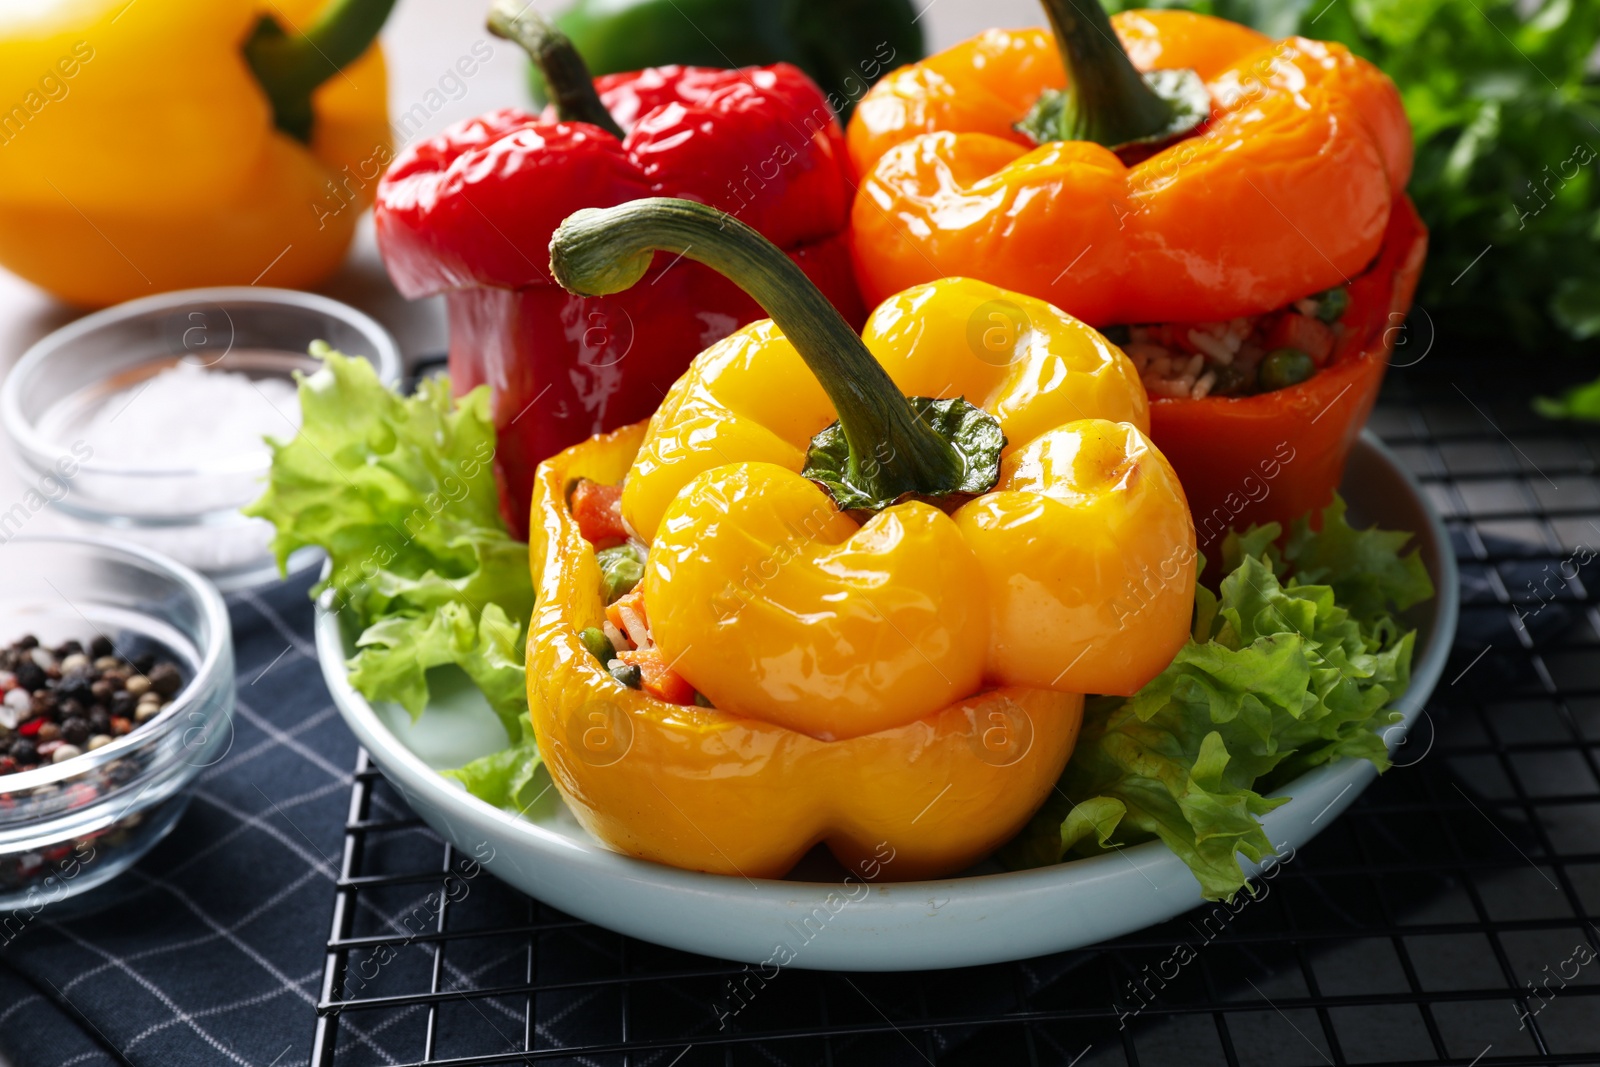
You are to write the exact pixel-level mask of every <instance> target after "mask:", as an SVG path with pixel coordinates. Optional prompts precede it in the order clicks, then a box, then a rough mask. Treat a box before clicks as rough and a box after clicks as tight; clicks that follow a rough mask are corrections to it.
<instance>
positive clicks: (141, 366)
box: [0, 287, 401, 591]
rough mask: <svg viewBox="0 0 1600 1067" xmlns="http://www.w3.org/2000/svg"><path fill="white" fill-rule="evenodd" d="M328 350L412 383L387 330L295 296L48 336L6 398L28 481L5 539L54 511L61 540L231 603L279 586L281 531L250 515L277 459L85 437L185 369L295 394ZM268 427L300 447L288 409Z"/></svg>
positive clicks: (109, 312) (129, 309) (160, 305)
mask: <svg viewBox="0 0 1600 1067" xmlns="http://www.w3.org/2000/svg"><path fill="white" fill-rule="evenodd" d="M317 340H322V341H326V342H328V343H329V344H330V345H332V346H333V347H334V348H337V349H338V350H340V351H341V352H344V353H345V354H346V355H354V356H365V357H366V358H367V359H368V360H369V361H370V362H371V363H372V364H373V366H374V367H375V368H376V369H377V372H378V376H379V378H380V379H382V380H383V382H384V383H385V384H388V385H394V384H396V383H398V382H399V380H400V374H401V362H400V350H399V348H398V347H397V346H396V345H395V342H394V339H393V338H392V337H391V336H390V335H389V333H388V332H387V331H386V330H384V328H383V327H382V326H380V325H378V323H377V322H375V321H374V320H373V319H372V318H370V317H369V316H367V315H364V314H362V313H361V312H359V311H357V310H355V309H354V308H352V307H349V306H347V305H345V304H341V303H339V302H338V301H336V300H330V299H328V298H327V297H324V296H318V295H316V294H314V293H302V292H296V291H293V290H287V289H256V288H251V287H237V288H218V289H190V290H186V291H182V292H174V293H162V294H160V295H158V296H151V297H146V298H144V299H140V300H134V301H130V302H129V303H126V304H119V305H117V306H116V307H112V308H107V309H106V310H104V311H100V312H97V313H95V314H93V315H89V316H87V317H85V318H82V319H79V320H78V321H76V322H74V323H72V324H70V325H68V326H65V327H63V328H61V329H59V330H57V331H56V332H54V333H52V334H50V335H49V336H48V337H45V338H44V339H43V340H41V341H40V342H39V343H38V344H36V345H34V346H33V347H32V348H30V349H29V350H28V351H27V352H26V353H25V354H24V355H23V357H22V358H21V359H20V360H19V361H18V362H17V365H16V367H15V368H13V369H12V371H11V374H10V375H9V376H8V377H7V378H6V381H5V385H4V386H3V387H0V422H3V423H4V426H5V429H6V432H7V433H8V434H9V435H10V437H11V440H12V442H13V443H14V445H15V460H16V463H17V465H18V468H19V471H20V473H21V475H22V478H23V481H24V496H23V498H22V499H21V501H19V502H18V504H17V507H12V508H10V509H9V510H7V511H0V540H3V539H4V538H5V537H10V536H14V535H15V534H16V533H17V532H19V529H20V528H21V526H22V525H23V524H24V523H26V521H27V520H28V519H29V518H30V517H31V515H32V513H33V512H35V511H38V510H40V509H41V508H42V507H43V506H44V504H45V503H46V502H48V503H50V504H51V505H52V506H53V510H54V511H55V512H56V514H57V515H59V516H61V517H63V518H64V520H65V521H64V522H62V523H57V524H56V525H57V527H60V526H63V525H64V526H65V527H66V528H67V529H69V530H71V531H72V532H75V533H76V532H81V533H84V534H88V535H102V534H103V535H110V536H113V537H116V538H118V539H119V540H127V541H132V542H134V543H136V544H140V545H143V546H144V547H146V548H151V549H154V550H155V551H158V552H162V553H165V554H166V555H169V556H171V557H173V558H174V559H176V560H178V561H179V562H181V563H184V564H186V565H188V566H191V567H193V568H194V569H195V570H198V571H200V572H201V573H202V574H204V575H206V577H208V578H210V579H211V580H212V581H213V582H214V583H216V585H217V586H218V587H219V588H221V589H222V590H224V591H230V590H234V589H242V588H246V587H248V586H251V585H256V584H259V583H261V582H263V581H269V580H271V579H272V578H274V577H276V576H277V567H276V564H275V562H274V561H273V559H272V556H271V553H270V551H269V548H268V544H269V542H270V540H271V537H272V527H271V525H270V524H268V523H267V522H265V521H263V520H261V519H247V518H245V517H244V516H243V515H241V514H239V509H240V508H241V507H243V506H244V505H246V504H248V503H250V502H251V501H252V500H254V499H255V498H256V497H258V496H260V495H261V492H262V490H263V488H264V487H265V480H266V476H267V470H268V467H269V466H270V458H269V456H268V454H267V453H266V450H265V448H264V447H263V449H262V450H261V451H259V452H254V451H252V452H250V453H247V454H235V455H231V456H230V455H225V454H224V455H218V456H217V457H215V458H214V459H212V460H209V461H207V462H204V463H199V464H194V463H189V464H184V463H177V462H175V463H173V464H172V465H170V466H162V467H152V466H150V465H149V464H148V463H146V464H133V463H129V462H128V461H127V460H125V459H119V458H118V456H116V455H112V454H100V452H97V451H96V450H95V448H94V447H93V443H92V442H90V441H88V440H87V436H88V435H86V434H85V433H84V431H85V430H86V429H87V427H88V426H89V425H90V422H91V420H93V419H94V418H95V417H96V416H97V414H99V413H100V412H101V411H102V409H104V410H106V411H110V408H109V407H108V404H109V403H110V402H111V401H112V399H113V398H114V397H117V396H119V395H121V394H123V393H125V392H128V391H130V390H138V389H140V388H141V387H142V383H145V382H147V381H148V380H149V379H150V378H152V377H154V376H155V375H156V374H158V373H160V372H161V371H163V370H166V369H168V368H170V367H174V366H176V365H179V364H185V365H188V366H191V367H195V368H197V369H201V370H209V371H229V372H233V373H236V374H243V375H245V376H247V377H249V378H251V379H252V380H254V381H256V382H261V381H264V380H268V379H277V380H280V381H284V382H292V379H293V374H294V372H295V371H297V370H298V371H312V370H315V369H316V368H317V366H318V363H317V361H316V360H315V359H312V358H311V357H310V356H308V355H306V349H307V347H308V346H309V345H310V344H311V342H312V341H317ZM259 391H260V390H259V389H258V392H259ZM261 396H262V403H264V404H271V403H272V400H271V399H270V398H269V397H268V396H267V394H266V393H265V392H262V393H261ZM137 400H138V394H137V393H134V394H133V395H132V397H131V399H129V400H126V401H119V403H120V404H121V405H122V407H121V408H120V409H118V410H117V411H115V412H111V415H110V419H111V422H113V423H114V422H115V421H116V418H117V417H119V416H120V415H121V412H122V410H126V408H127V407H129V406H131V405H132V403H134V402H136V401H137ZM273 406H274V407H277V405H276V404H274V405H273ZM279 416H281V425H278V423H279ZM266 418H267V419H269V420H270V421H271V422H272V424H274V426H275V429H274V431H273V434H272V435H273V436H275V437H279V438H289V437H292V436H293V435H294V431H295V428H296V427H297V426H298V412H296V411H293V410H289V411H284V410H282V409H281V408H280V409H279V411H278V414H277V415H270V414H268V415H266ZM124 425H125V426H126V425H127V424H124ZM19 508H20V509H21V510H18V509H19ZM318 556H319V553H318V552H317V551H316V550H315V549H312V550H307V551H303V552H301V553H299V554H297V556H296V558H295V559H294V560H293V561H292V562H291V569H299V568H301V567H304V566H309V565H310V564H312V563H314V562H315V561H316V559H317V558H318Z"/></svg>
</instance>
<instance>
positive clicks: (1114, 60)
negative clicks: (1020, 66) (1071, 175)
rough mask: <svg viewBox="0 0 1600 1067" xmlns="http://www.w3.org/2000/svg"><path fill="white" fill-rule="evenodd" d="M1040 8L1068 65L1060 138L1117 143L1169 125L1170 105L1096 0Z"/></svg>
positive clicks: (1060, 0) (1048, 1) (1051, 0)
mask: <svg viewBox="0 0 1600 1067" xmlns="http://www.w3.org/2000/svg"><path fill="white" fill-rule="evenodd" d="M1044 10H1045V14H1046V15H1048V16H1049V18H1050V28H1051V30H1052V31H1053V32H1054V34H1055V39H1056V48H1058V49H1059V50H1060V52H1061V65H1062V66H1063V67H1065V68H1066V71H1067V93H1068V97H1069V99H1068V100H1067V102H1066V113H1065V114H1064V115H1063V116H1062V119H1063V133H1064V136H1063V137H1062V140H1069V141H1093V142H1095V143H1096V144H1103V145H1106V146H1107V147H1116V146H1118V145H1124V144H1129V143H1131V142H1134V141H1143V140H1147V139H1149V138H1151V137H1155V136H1158V135H1160V134H1161V133H1162V131H1163V130H1165V129H1167V128H1168V126H1169V125H1170V124H1171V122H1172V105H1171V104H1170V103H1169V102H1168V101H1166V100H1164V99H1162V98H1161V97H1160V96H1159V95H1157V94H1156V92H1155V91H1154V90H1152V89H1151V88H1150V86H1149V85H1148V84H1146V83H1145V79H1144V76H1143V75H1141V74H1140V73H1139V71H1138V69H1137V68H1136V67H1135V66H1134V65H1133V63H1132V61H1130V60H1129V59H1128V54H1127V53H1126V52H1124V51H1123V50H1122V42H1121V41H1119V40H1117V32H1116V30H1114V29H1112V28H1111V20H1110V19H1109V18H1107V17H1106V13H1105V10H1104V9H1103V8H1102V7H1101V6H1100V3H1099V0H1044Z"/></svg>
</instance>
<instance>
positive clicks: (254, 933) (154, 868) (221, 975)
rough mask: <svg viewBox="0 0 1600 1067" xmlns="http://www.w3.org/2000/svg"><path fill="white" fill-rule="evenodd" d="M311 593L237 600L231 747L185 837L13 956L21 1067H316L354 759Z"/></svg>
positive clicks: (209, 772)
mask: <svg viewBox="0 0 1600 1067" xmlns="http://www.w3.org/2000/svg"><path fill="white" fill-rule="evenodd" d="M309 584H310V581H309V579H300V580H297V581H293V582H288V583H284V584H281V585H278V586H274V587H272V588H270V589H266V590H262V591H259V592H251V593H244V594H238V595H234V596H232V597H229V600H228V606H229V610H230V612H231V614H232V617H233V639H234V646H235V651H236V654H237V658H238V664H239V674H238V692H239V703H238V710H237V712H236V713H235V716H234V722H233V737H232V745H231V748H230V749H229V752H228V755H227V756H226V757H225V758H224V759H223V760H222V761H221V762H219V763H218V764H216V765H215V766H212V767H210V768H208V769H206V770H205V771H204V772H202V773H201V775H200V777H199V779H198V780H197V782H196V783H195V790H194V796H193V800H192V801H191V803H190V805H189V809H188V811H187V812H186V813H185V814H184V816H183V818H182V820H181V821H180V822H179V823H178V825H177V827H176V829H174V830H173V831H172V833H171V835H170V836H169V837H168V838H167V839H166V840H165V841H163V842H162V843H161V844H160V845H158V846H157V847H156V848H155V849H154V850H153V851H152V852H151V853H150V854H149V855H148V856H146V857H145V858H144V859H143V860H142V861H141V862H140V863H139V864H138V865H137V866H135V867H134V868H133V869H132V870H130V871H128V872H127V873H125V874H123V875H122V876H121V877H119V878H117V879H115V880H114V881H112V882H111V883H110V884H108V885H105V886H102V887H100V888H98V889H96V890H94V891H92V892H90V893H88V894H86V895H85V896H83V897H81V898H78V899H77V900H74V901H68V902H64V903H63V904H61V905H57V906H53V907H51V908H48V909H46V910H45V911H44V912H42V913H41V914H40V915H39V916H38V917H37V918H36V919H35V920H34V921H33V922H32V923H30V924H29V926H28V927H27V928H26V929H25V930H24V931H23V932H22V934H21V935H20V936H18V937H17V938H15V939H14V940H13V941H12V942H11V943H10V944H9V945H7V946H6V947H5V948H4V949H3V950H0V1052H3V1053H4V1054H5V1055H6V1056H8V1057H9V1058H10V1059H11V1060H12V1062H13V1063H14V1064H15V1067H65V1065H68V1064H71V1065H74V1067H76V1065H79V1064H84V1065H94V1067H98V1065H100V1064H114V1063H129V1064H138V1065H144V1064H150V1065H152V1067H156V1065H160V1067H171V1065H179V1064H230V1063H231V1064H239V1065H241V1067H242V1065H250V1067H267V1065H287V1064H300V1063H305V1062H306V1060H307V1059H308V1057H309V1053H310V1038H311V1030H312V1008H313V1007H314V1005H315V1003H316V997H317V993H318V991H319V989H320V983H321V979H322V965H323V956H324V942H325V940H326V938H327V933H328V909H329V902H330V900H331V888H332V885H333V881H334V879H335V878H336V877H337V873H338V866H337V860H338V856H339V851H340V847H341V839H342V834H343V826H344V818H345V813H346V809H347V808H348V805H349V792H350V768H351V766H352V765H353V763H354V761H355V751H356V746H355V741H354V739H353V738H352V737H351V736H350V732H349V731H348V730H346V729H345V727H344V724H343V723H342V722H341V721H340V720H339V717H338V714H337V712H336V711H335V710H334V707H333V704H332V702H331V700H330V699H329V697H328V692H327V689H326V688H325V687H324V686H323V684H322V676H321V674H320V672H319V671H318V669H317V664H316V659H315V653H314V649H313V646H312V641H311V622H312V608H311V602H310V600H309V599H308V598H307V595H306V593H307V587H308V586H309ZM396 814H398V812H397V813H396Z"/></svg>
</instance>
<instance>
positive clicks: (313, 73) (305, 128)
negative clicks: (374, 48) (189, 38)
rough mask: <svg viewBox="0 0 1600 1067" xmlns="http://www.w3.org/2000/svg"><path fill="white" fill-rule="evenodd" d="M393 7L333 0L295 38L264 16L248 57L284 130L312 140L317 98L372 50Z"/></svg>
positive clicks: (388, 2) (371, 0) (383, 2)
mask: <svg viewBox="0 0 1600 1067" xmlns="http://www.w3.org/2000/svg"><path fill="white" fill-rule="evenodd" d="M393 8H394V0H329V3H328V5H327V6H326V7H324V8H323V9H322V13H321V14H320V15H318V16H317V20H316V22H314V23H312V24H311V26H310V27H309V28H308V29H306V31H305V32H304V33H295V34H291V33H289V32H288V31H286V30H285V29H284V28H283V27H282V26H281V25H280V24H279V23H278V21H277V20H276V19H274V18H273V17H272V16H271V15H263V16H261V20H260V21H259V22H257V23H256V28H255V30H254V31H253V32H252V33H251V34H250V36H249V38H248V39H246V41H245V42H244V58H245V62H246V63H248V64H249V65H250V69H251V71H253V72H254V73H255V76H256V80H257V81H258V82H260V83H261V89H262V91H263V92H265V93H266V95H267V100H268V101H269V102H270V103H271V104H272V121H273V124H274V125H275V126H277V127H278V129H280V130H282V131H283V132H284V133H286V134H288V135H289V136H290V137H293V138H295V139H296V140H299V141H303V142H305V143H307V144H309V143H310V142H311V127H312V124H313V119H314V118H315V116H314V114H313V112H312V110H311V94H312V93H313V92H315V91H316V89H317V87H318V86H319V85H321V84H322V83H323V82H325V81H327V80H328V79H329V78H331V77H333V76H334V75H335V74H338V73H339V72H340V71H341V70H343V69H344V68H345V67H346V66H348V65H350V64H351V63H353V62H355V61H356V59H358V58H359V57H360V56H361V54H362V53H363V52H365V51H366V50H367V48H368V47H369V46H370V45H371V44H372V42H373V40H374V39H375V38H376V37H377V36H378V31H379V30H380V29H382V28H383V23H384V21H385V20H386V19H388V17H389V12H390V11H391V10H392V9H393Z"/></svg>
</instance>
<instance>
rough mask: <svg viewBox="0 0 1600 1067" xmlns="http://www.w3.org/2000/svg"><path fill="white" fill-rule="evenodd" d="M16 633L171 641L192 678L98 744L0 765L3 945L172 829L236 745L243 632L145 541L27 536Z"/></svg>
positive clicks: (1, 605) (122, 650) (8, 579)
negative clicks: (203, 775)
mask: <svg viewBox="0 0 1600 1067" xmlns="http://www.w3.org/2000/svg"><path fill="white" fill-rule="evenodd" d="M0 574H3V575H4V580H3V581H0V619H3V620H4V622H5V632H4V633H0V639H3V641H4V643H6V644H9V643H10V642H12V641H15V640H16V639H18V638H20V637H22V636H23V635H24V634H28V633H31V634H33V635H34V636H36V637H38V638H39V640H40V642H41V644H43V645H46V646H49V647H54V646H56V645H58V644H60V643H62V642H64V641H67V640H70V639H76V640H78V641H82V642H84V643H85V644H87V643H88V641H89V639H91V638H93V637H96V636H100V635H104V636H105V637H106V638H108V639H109V640H110V641H111V643H112V645H113V647H114V648H115V649H116V650H117V652H118V654H119V655H125V656H128V657H132V656H136V655H138V654H139V653H140V652H143V651H156V650H159V651H160V653H161V655H162V656H163V657H169V658H171V659H172V660H173V661H175V662H176V663H177V664H178V665H179V669H180V670H181V671H182V673H183V676H184V679H185V685H184V687H183V688H182V689H181V690H180V691H179V692H178V694H177V696H176V697H175V698H174V699H173V700H172V702H171V703H170V704H168V705H167V706H166V707H165V708H163V709H162V710H161V713H160V714H159V715H157V716H156V717H155V718H153V719H151V720H150V721H149V722H147V723H144V724H141V725H140V726H139V727H138V728H137V729H135V730H133V731H132V732H130V733H128V734H125V735H124V736H122V737H119V738H117V739H116V740H114V741H112V742H111V743H109V744H107V745H104V746H102V747H100V748H97V749H94V750H92V751H89V752H85V753H83V754H81V755H78V756H74V757H72V758H71V759H67V760H63V761H62V762H60V763H56V764H50V765H47V766H44V767H37V768H34V769H33V770H30V771H22V772H20V773H15V774H7V775H0V945H3V944H4V943H6V942H8V941H9V940H11V938H13V937H15V936H17V934H18V933H19V932H20V931H19V929H16V928H17V927H21V926H26V924H27V923H28V922H29V921H31V919H32V917H33V916H34V915H36V914H37V913H38V910H39V909H40V908H41V907H43V906H44V905H45V904H49V903H52V902H54V901H57V900H62V899H65V898H67V897H70V896H76V895H77V894H79V893H82V892H84V891H85V890H87V889H90V888H93V887H94V886H97V885H99V884H100V883H102V882H104V881H106V880H107V879H110V878H112V877H114V876H116V875H117V874H119V873H121V872H122V871H123V870H125V869H126V868H127V867H128V866H130V865H131V864H132V863H133V862H134V861H136V860H137V859H138V858H139V857H140V856H142V855H144V854H145V853H146V852H148V851H149V850H150V849H151V848H152V847H153V846H154V845H155V843H156V842H157V841H160V840H161V838H163V837H165V836H166V834H167V831H169V830H171V829H172V827H173V824H175V823H176V822H177V821H178V816H180V815H182V814H183V810H184V808H185V807H187V806H188V803H189V792H188V786H189V785H190V783H191V782H193V780H194V778H195V776H196V775H198V774H199V773H200V771H201V770H202V769H203V768H205V767H208V766H211V765H213V764H215V763H217V762H218V761H219V760H221V759H222V757H223V756H224V755H226V754H227V752H228V749H229V747H230V746H231V745H232V743H233V725H232V724H233V703H234V674H233V636H232V632H231V631H230V629H229V625H228V612H227V608H226V607H225V606H224V605H223V602H222V595H221V594H220V593H219V592H218V591H217V589H216V587H215V586H213V585H212V584H211V583H210V582H208V581H207V580H206V579H204V578H202V577H200V575H198V574H196V573H195V572H194V571H192V570H190V569H189V568H187V567H185V566H182V565H181V564H178V563H175V562H173V561H172V560H169V559H164V558H162V557H161V556H159V555H157V554H156V553H154V552H149V551H147V550H145V549H142V548H139V547H137V546H135V545H127V544H117V543H115V542H111V541H102V540H98V539H94V538H79V537H26V536H25V537H17V538H14V539H12V540H11V541H9V542H7V543H6V544H5V545H3V546H0Z"/></svg>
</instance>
